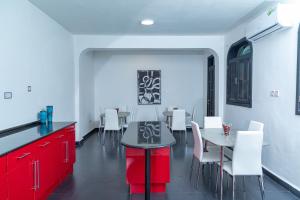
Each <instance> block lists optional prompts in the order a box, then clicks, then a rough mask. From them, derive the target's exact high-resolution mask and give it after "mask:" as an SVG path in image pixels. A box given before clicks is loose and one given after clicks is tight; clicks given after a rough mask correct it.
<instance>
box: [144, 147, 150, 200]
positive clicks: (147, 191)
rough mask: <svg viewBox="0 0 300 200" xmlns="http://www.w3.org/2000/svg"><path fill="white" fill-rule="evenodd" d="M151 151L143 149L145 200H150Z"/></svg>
mask: <svg viewBox="0 0 300 200" xmlns="http://www.w3.org/2000/svg"><path fill="white" fill-rule="evenodd" d="M150 167H151V150H150V149H145V200H150V178H151V174H150V171H151V169H150Z"/></svg>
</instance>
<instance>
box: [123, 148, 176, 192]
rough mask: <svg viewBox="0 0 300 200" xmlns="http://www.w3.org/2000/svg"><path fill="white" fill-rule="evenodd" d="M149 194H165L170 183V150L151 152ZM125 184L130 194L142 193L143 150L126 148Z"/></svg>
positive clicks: (143, 173) (154, 150) (143, 174)
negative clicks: (128, 186)
mask: <svg viewBox="0 0 300 200" xmlns="http://www.w3.org/2000/svg"><path fill="white" fill-rule="evenodd" d="M150 181H151V192H165V191H166V184H167V183H169V182H170V148H169V147H165V148H159V149H153V150H151V179H150ZM126 182H127V184H129V185H130V193H131V194H133V193H144V189H145V185H144V184H145V150H144V149H137V148H128V147H127V148H126Z"/></svg>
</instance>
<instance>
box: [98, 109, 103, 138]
mask: <svg viewBox="0 0 300 200" xmlns="http://www.w3.org/2000/svg"><path fill="white" fill-rule="evenodd" d="M102 114H103V113H102V109H101V108H100V112H99V126H98V128H99V132H98V134H100V132H101V130H102V129H104V117H103V116H101V115H102Z"/></svg>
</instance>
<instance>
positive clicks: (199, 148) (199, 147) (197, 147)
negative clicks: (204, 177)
mask: <svg viewBox="0 0 300 200" xmlns="http://www.w3.org/2000/svg"><path fill="white" fill-rule="evenodd" d="M191 124H192V132H193V138H194V149H193V159H192V165H191V172H190V179H191V178H192V172H193V168H194V160H195V159H197V160H198V162H199V164H198V169H197V183H198V181H199V175H200V167H201V165H202V166H204V164H215V163H216V162H220V151H209V152H204V151H203V142H202V137H201V132H200V129H199V125H198V124H197V123H196V122H194V121H192V122H191ZM202 170H203V167H202ZM202 172H203V171H202ZM210 176H211V167H210Z"/></svg>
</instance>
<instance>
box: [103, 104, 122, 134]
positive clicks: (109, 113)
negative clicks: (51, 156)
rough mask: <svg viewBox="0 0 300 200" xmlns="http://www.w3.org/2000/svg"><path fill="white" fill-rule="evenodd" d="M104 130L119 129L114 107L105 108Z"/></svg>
mask: <svg viewBox="0 0 300 200" xmlns="http://www.w3.org/2000/svg"><path fill="white" fill-rule="evenodd" d="M104 130H119V118H118V113H117V110H116V109H106V110H105V124H104Z"/></svg>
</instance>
